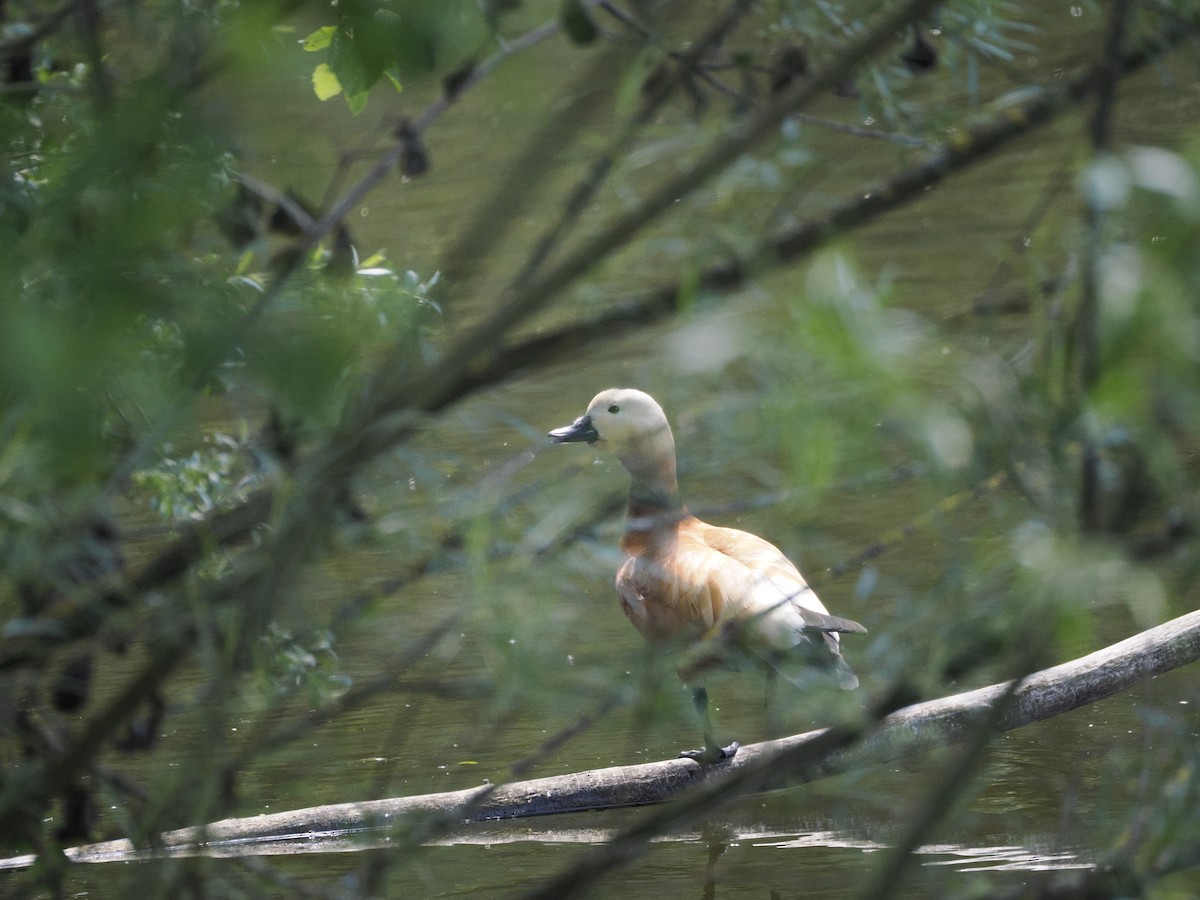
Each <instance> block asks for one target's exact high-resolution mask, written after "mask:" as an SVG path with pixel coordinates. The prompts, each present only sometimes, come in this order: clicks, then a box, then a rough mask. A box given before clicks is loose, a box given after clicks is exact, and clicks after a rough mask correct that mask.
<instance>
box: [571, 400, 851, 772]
mask: <svg viewBox="0 0 1200 900" xmlns="http://www.w3.org/2000/svg"><path fill="white" fill-rule="evenodd" d="M548 437H549V438H550V440H551V441H553V442H554V443H556V444H567V443H587V444H589V445H591V446H593V447H596V448H598V449H602V450H610V451H611V452H613V453H614V454H615V455H616V457H617V459H618V460H620V462H621V464H622V465H623V466H624V467H625V469H626V470H627V471H628V472H629V474H630V476H631V482H630V488H629V501H628V504H627V507H626V515H625V526H624V531H623V533H622V536H621V541H620V549H621V552H622V554H623V557H624V558H623V561H622V563H621V566H620V569H619V570H618V571H617V578H616V587H617V598H618V600H619V601H620V605H621V609H622V610H623V611H624V613H625V615H626V617H628V619H629V621H630V622H631V623H632V624H633V626H634V627H635V628H636V629H637V630H638V631H639V632H640V633H641V635H642V636H643V637H644V638H645V639H646V640H647V641H649V642H650V643H651V644H652V645H663V644H671V643H683V644H684V645H685V646H688V647H689V648H691V651H692V655H691V658H690V661H687V660H686V659H685V665H684V666H683V667H681V669H680V673H679V674H680V677H681V678H682V679H683V680H684V682H685V683H687V684H689V686H690V687H691V688H692V700H693V703H694V705H695V708H696V711H697V713H698V714H699V717H700V722H701V726H702V729H703V734H704V747H703V748H701V749H700V750H685V751H683V752H682V753H680V756H681V757H686V758H690V759H694V760H696V761H697V762H699V763H701V764H711V763H716V762H719V761H721V760H723V759H728V758H730V757H732V756H733V755H734V754H736V753H737V751H738V748H739V746H740V745H739V744H738V742H737V741H734V742H733V743H731V744H729V745H728V746H725V747H722V746H721V745H720V743H719V742H718V741H717V740H716V738H715V736H714V731H713V726H712V721H711V718H710V716H709V713H708V692H707V689H706V688H705V686H704V683H703V680H702V678H703V672H704V671H706V670H707V669H709V668H712V667H713V666H718V665H719V666H734V667H737V663H739V662H740V661H742V660H744V659H745V658H746V657H749V658H750V659H752V660H754V661H756V662H758V663H765V664H766V665H767V666H768V667H769V668H768V673H769V674H770V673H771V672H772V671H774V672H777V673H779V674H781V675H783V676H784V677H785V678H787V679H789V680H791V681H793V682H800V681H801V680H802V678H804V677H806V676H807V675H811V670H812V669H813V668H814V667H815V668H817V669H823V670H826V671H828V672H830V673H832V675H833V676H834V677H835V679H836V682H837V683H838V685H839V686H840V687H843V688H847V689H852V688H855V687H857V686H858V678H857V676H855V674H854V672H853V671H852V670H851V669H850V666H849V665H848V664H847V663H846V661H845V660H844V659H843V658H842V654H841V646H840V642H839V634H843V633H845V634H866V632H867V629H866V628H864V627H863V626H862V625H860V624H859V623H858V622H854V621H851V620H849V619H843V618H840V617H838V616H833V615H830V614H829V611H828V610H827V609H826V608H825V606H824V604H822V603H821V601H820V600H819V599H818V598H817V595H816V593H815V592H814V591H813V590H812V588H811V587H809V586H808V583H807V582H806V581H805V580H804V577H803V576H802V575H801V574H800V571H799V570H798V569H797V568H796V566H795V565H794V564H793V563H792V561H791V560H789V559H788V558H787V557H786V556H785V555H784V554H783V552H782V551H781V550H779V548H777V547H776V546H775V545H774V544H771V543H770V542H768V541H766V540H764V539H763V538H761V537H758V536H757V535H754V534H751V533H749V532H746V531H740V530H738V529H735V528H723V527H720V526H717V525H710V524H708V523H707V522H703V521H701V520H700V519H698V518H696V517H695V516H693V515H692V514H691V513H689V512H688V510H687V507H686V506H684V504H683V502H682V501H681V500H680V496H679V485H678V481H677V478H676V458H675V438H674V436H673V434H672V432H671V426H670V423H669V422H668V420H667V416H666V413H664V412H663V409H662V407H661V406H660V405H659V404H658V402H657V401H656V400H655V399H654V398H653V397H651V396H650V395H649V394H647V393H645V392H644V391H640V390H637V389H635V388H609V389H607V390H603V391H601V392H600V393H598V394H597V395H596V396H595V397H594V398H592V401H591V402H590V403H589V404H588V406H587V410H586V412H584V414H583V415H582V416H580V417H579V418H577V419H575V421H574V422H572V423H571V424H570V425H566V426H563V427H562V428H556V429H554V430H553V431H551V432H550V433H549V435H548Z"/></svg>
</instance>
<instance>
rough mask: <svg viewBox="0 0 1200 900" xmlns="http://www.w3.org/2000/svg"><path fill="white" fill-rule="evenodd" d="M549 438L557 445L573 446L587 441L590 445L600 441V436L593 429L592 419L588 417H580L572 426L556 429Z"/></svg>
mask: <svg viewBox="0 0 1200 900" xmlns="http://www.w3.org/2000/svg"><path fill="white" fill-rule="evenodd" d="M549 437H550V440H552V441H554V443H556V444H571V443H575V442H577V441H587V442H588V443H589V444H590V443H592V441H598V440H600V435H598V434H597V433H596V429H595V428H594V427H592V417H591V416H587V415H584V416H580V417H579V418H578V419H576V420H575V421H574V422H572V423H571V424H570V425H564V426H563V427H562V428H555V429H554V430H553V431H552V432H550V435H549Z"/></svg>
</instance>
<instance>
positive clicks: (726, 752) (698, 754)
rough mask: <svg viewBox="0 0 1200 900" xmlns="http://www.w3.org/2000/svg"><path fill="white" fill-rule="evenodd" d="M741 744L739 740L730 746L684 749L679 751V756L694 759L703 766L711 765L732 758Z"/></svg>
mask: <svg viewBox="0 0 1200 900" xmlns="http://www.w3.org/2000/svg"><path fill="white" fill-rule="evenodd" d="M741 746H742V745H741V744H739V743H738V742H737V741H734V742H733V743H732V744H730V745H729V746H728V747H712V748H709V747H705V748H703V749H702V750H682V751H680V753H679V758H680V759H694V760H695V761H696V762H698V763H700V765H702V766H711V765H712V764H713V763H719V762H720V761H721V760H723V759H732V758H733V755H734V754H735V753H737V752H738V748H739V747H741Z"/></svg>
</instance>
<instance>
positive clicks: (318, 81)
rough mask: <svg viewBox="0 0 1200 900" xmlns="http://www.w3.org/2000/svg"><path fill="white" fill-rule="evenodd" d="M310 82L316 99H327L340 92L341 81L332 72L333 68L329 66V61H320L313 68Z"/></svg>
mask: <svg viewBox="0 0 1200 900" xmlns="http://www.w3.org/2000/svg"><path fill="white" fill-rule="evenodd" d="M312 83H313V90H314V91H316V93H317V99H318V100H328V99H329V98H330V97H336V96H337V95H338V94H340V93H341V92H342V83H341V81H339V80H338V77H337V75H335V74H334V73H333V69H331V68H329V63H321V64H320V65H319V66H317V67H316V68H315V69H313V73H312Z"/></svg>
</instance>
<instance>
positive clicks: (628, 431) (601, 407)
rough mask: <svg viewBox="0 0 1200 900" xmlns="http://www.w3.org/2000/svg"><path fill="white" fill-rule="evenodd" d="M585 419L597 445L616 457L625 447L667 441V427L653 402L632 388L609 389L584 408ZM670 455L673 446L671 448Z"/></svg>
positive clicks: (660, 410) (668, 433) (668, 430)
mask: <svg viewBox="0 0 1200 900" xmlns="http://www.w3.org/2000/svg"><path fill="white" fill-rule="evenodd" d="M587 416H588V418H590V419H591V422H592V427H593V428H594V429H596V437H597V442H598V443H602V444H608V445H609V446H610V447H611V449H612V450H613V451H615V452H616V453H617V455H620V454H621V451H622V450H623V449H624V448H625V447H627V446H629V445H639V444H650V443H655V442H657V441H659V440H661V437H662V435H663V433H664V432H665V433H666V435H667V437H668V438H669V437H670V434H671V426H670V425H669V424H667V415H666V413H664V412H663V410H662V407H661V406H659V405H658V403H657V401H655V399H654V398H653V397H651V396H650V395H649V394H647V393H646V392H645V391H639V390H636V389H634V388H609V389H608V390H606V391H601V392H600V393H599V394H597V395H596V396H595V397H593V398H592V402H591V403H589V404H588V408H587ZM671 449H672V452H674V442H673V441H672V444H671Z"/></svg>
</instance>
